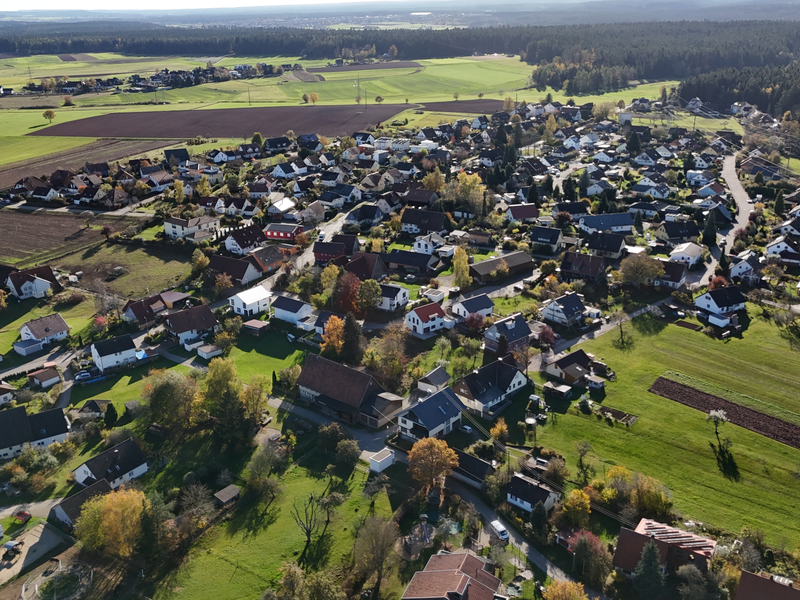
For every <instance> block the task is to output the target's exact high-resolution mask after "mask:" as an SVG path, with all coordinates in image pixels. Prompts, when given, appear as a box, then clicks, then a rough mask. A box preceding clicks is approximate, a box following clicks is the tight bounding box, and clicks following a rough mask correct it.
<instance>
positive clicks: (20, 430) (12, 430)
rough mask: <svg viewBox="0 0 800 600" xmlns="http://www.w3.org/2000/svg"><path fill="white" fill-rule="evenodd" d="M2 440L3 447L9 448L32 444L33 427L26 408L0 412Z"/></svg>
mask: <svg viewBox="0 0 800 600" xmlns="http://www.w3.org/2000/svg"><path fill="white" fill-rule="evenodd" d="M0 440H3V441H2V447H4V448H9V447H11V446H17V445H19V444H24V443H25V442H30V441H31V440H32V437H31V426H30V424H29V423H28V415H27V414H26V412H25V407H24V406H16V407H14V408H9V409H7V410H2V411H0Z"/></svg>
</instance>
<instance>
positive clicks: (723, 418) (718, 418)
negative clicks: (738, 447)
mask: <svg viewBox="0 0 800 600" xmlns="http://www.w3.org/2000/svg"><path fill="white" fill-rule="evenodd" d="M706 421H707V422H711V423H713V424H714V435H715V436H717V441H719V426H720V425H722V424H723V423H727V422H728V413H726V412H725V411H724V410H722V409H719V410H712V411H711V412H709V413H708V414H707V415H706Z"/></svg>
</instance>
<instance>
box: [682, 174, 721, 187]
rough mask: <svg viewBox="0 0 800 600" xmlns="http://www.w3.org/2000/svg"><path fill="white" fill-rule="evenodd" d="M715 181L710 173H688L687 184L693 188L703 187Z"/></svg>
mask: <svg viewBox="0 0 800 600" xmlns="http://www.w3.org/2000/svg"><path fill="white" fill-rule="evenodd" d="M712 181H715V178H714V175H712V174H711V173H709V172H708V171H699V170H689V171H686V183H688V184H689V185H690V186H692V187H703V186H706V185H708V184H709V183H711V182H712Z"/></svg>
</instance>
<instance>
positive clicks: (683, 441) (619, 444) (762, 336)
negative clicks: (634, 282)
mask: <svg viewBox="0 0 800 600" xmlns="http://www.w3.org/2000/svg"><path fill="white" fill-rule="evenodd" d="M749 309H750V314H751V316H752V315H754V314H755V313H759V310H758V309H754V308H753V307H749ZM627 331H628V332H629V334H631V335H632V340H633V345H632V347H630V348H629V349H627V350H619V349H617V348H615V340H616V339H617V337H616V336H615V335H613V334H608V335H604V336H601V337H599V338H597V339H596V340H593V341H591V342H587V343H585V344H582V345H581V347H582V348H583V349H585V350H586V351H587V352H591V353H593V354H594V355H595V356H597V357H598V358H599V359H600V360H603V361H604V362H606V363H607V364H608V365H609V367H610V368H611V369H613V370H614V371H616V373H617V381H616V382H614V383H609V384H608V385H607V388H606V389H607V396H606V398H605V399H604V400H603V405H606V406H611V407H613V408H617V409H620V410H624V411H626V412H629V413H632V414H635V415H637V416H638V417H639V420H638V422H637V423H635V424H634V425H633V426H632V427H630V428H626V427H625V426H622V425H616V426H613V427H611V426H609V425H607V424H606V422H605V421H603V420H599V419H597V418H596V417H595V416H587V415H583V414H579V413H578V412H577V411H576V410H575V409H569V410H568V408H569V405H568V403H566V402H560V403H555V406H554V410H555V411H556V412H557V413H560V414H557V415H556V419H554V420H551V421H550V422H548V424H547V425H545V426H544V427H542V428H541V429H540V431H539V437H538V443H539V444H544V445H545V446H547V447H550V448H554V449H556V450H557V451H559V452H560V453H562V454H563V455H564V456H565V457H566V459H567V464H568V466H569V468H570V469H572V470H573V471H574V470H575V465H576V462H577V453H576V451H575V442H576V441H577V440H582V439H585V440H588V441H589V442H591V444H592V445H593V447H594V451H593V459H594V464H595V467H596V469H597V471H598V476H600V475H602V474H603V472H604V471H605V470H607V469H608V468H609V467H610V466H612V465H614V464H623V465H625V466H627V467H628V468H630V469H632V470H635V471H640V472H643V473H646V474H648V475H651V476H653V477H657V478H658V479H660V480H661V481H663V482H664V483H665V484H666V485H667V486H669V488H670V489H671V490H672V492H673V497H674V501H675V507H676V509H677V510H678V511H680V512H681V513H682V514H683V515H685V517H687V518H693V519H699V520H701V521H705V522H708V523H710V524H713V525H716V526H719V527H723V528H725V529H728V530H730V531H735V532H738V531H739V530H740V529H741V528H742V526H743V525H749V526H751V527H758V528H761V529H763V530H764V531H765V532H766V536H767V541H768V542H770V543H773V544H778V543H780V541H781V539H786V540H794V539H797V537H798V535H800V523H798V522H797V521H796V520H788V521H787V519H786V515H788V514H795V513H797V511H798V509H800V500H798V498H797V494H796V493H795V491H796V488H797V482H796V480H795V479H794V478H793V477H792V472H793V471H794V470H795V469H796V467H797V465H798V464H800V450H797V449H794V448H790V447H789V446H785V445H783V444H780V443H778V442H774V441H772V440H770V439H768V438H766V437H764V436H761V435H758V434H756V433H753V432H750V431H747V430H745V429H743V428H741V427H737V426H735V425H730V424H725V425H724V426H723V427H722V428H721V430H720V435H721V436H723V437H728V438H730V440H731V441H732V443H733V446H732V448H731V452H732V453H733V457H734V459H735V468H734V469H728V471H727V473H728V474H727V476H726V475H725V474H723V472H721V470H720V468H718V466H717V463H716V460H715V457H714V453H713V451H712V448H711V447H710V443H711V442H713V441H714V432H713V428H712V427H711V426H710V425H708V424H707V423H706V422H705V416H704V415H703V413H701V412H699V411H697V410H694V409H691V408H689V407H686V406H683V405H681V404H678V403H677V402H673V401H671V400H667V399H665V398H662V397H660V396H656V395H654V394H651V393H649V392H648V391H647V390H648V388H649V387H650V385H651V384H652V383H653V381H655V379H656V378H657V377H659V376H661V375H662V374H664V372H665V371H668V370H669V371H676V372H679V373H683V374H685V375H688V376H690V377H693V378H695V379H698V380H701V381H704V382H707V383H708V384H711V385H715V386H718V387H721V388H725V389H726V390H732V391H734V392H738V393H739V394H745V395H747V396H752V397H754V398H757V399H759V400H761V401H762V402H768V403H770V404H773V405H775V406H776V407H779V408H782V409H787V410H792V411H794V412H798V411H800V402H799V401H798V400H799V398H798V395H797V390H798V389H800V354H797V353H793V352H791V351H790V350H789V348H788V344H787V342H785V341H784V340H783V339H781V337H780V335H779V330H778V329H777V328H776V327H775V326H773V325H771V324H769V323H767V322H764V321H763V320H761V319H760V318H758V317H753V318H752V320H751V321H750V323H749V326H748V327H747V329H746V330H745V331H744V332H743V334H742V337H741V339H739V338H733V339H730V340H729V341H727V342H722V341H719V340H715V339H711V338H708V337H706V336H704V335H703V334H701V333H699V332H694V331H690V330H688V329H683V328H680V327H677V326H674V325H666V326H665V325H664V323H663V322H659V321H656V320H655V319H652V318H651V317H650V316H649V315H648V316H643V317H639V318H638V319H636V321H635V322H634V323H633V324H632V325H628V326H627ZM552 404H553V403H551V405H552ZM524 410H525V401H524V400H523V401H521V402H517V403H515V404H514V405H512V406H511V407H510V408H509V409H508V410H507V411H506V414H505V415H504V416H505V417H506V421H507V422H508V423H510V424H511V425H512V426H511V427H510V430H511V436H512V438H511V441H512V443H523V442H524V439H522V433H521V431H519V429H518V428H517V427H515V426H513V425H514V424H516V422H517V421H519V420H520V416H521V415H522V414H523V413H524Z"/></svg>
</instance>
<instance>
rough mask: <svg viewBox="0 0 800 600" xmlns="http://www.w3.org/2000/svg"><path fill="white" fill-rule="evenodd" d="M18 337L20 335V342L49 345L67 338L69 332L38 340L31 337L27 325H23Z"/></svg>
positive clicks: (60, 332)
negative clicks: (32, 341) (29, 341)
mask: <svg viewBox="0 0 800 600" xmlns="http://www.w3.org/2000/svg"><path fill="white" fill-rule="evenodd" d="M19 335H20V338H22V341H26V340H36V341H37V342H43V343H45V344H50V343H52V342H57V341H59V340H63V339H64V338H65V337H67V336H68V335H69V331H59V332H58V333H54V334H53V335H48V336H46V337H44V338H41V339H39V338H37V337H36V336H35V335H33V333H31V330H30V329H28V326H27V325H23V326H22V327H21V328H20V330H19Z"/></svg>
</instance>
